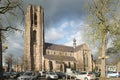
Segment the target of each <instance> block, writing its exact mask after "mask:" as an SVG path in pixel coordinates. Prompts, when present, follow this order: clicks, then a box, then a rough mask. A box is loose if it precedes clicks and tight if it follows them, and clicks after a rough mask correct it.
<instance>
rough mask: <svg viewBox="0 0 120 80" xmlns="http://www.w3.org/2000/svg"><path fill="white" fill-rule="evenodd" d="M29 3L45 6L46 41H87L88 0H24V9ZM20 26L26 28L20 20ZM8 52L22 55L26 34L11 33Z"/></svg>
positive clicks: (59, 42)
mask: <svg viewBox="0 0 120 80" xmlns="http://www.w3.org/2000/svg"><path fill="white" fill-rule="evenodd" d="M28 4H33V5H41V6H42V7H43V8H44V20H45V22H44V24H45V41H46V42H50V43H55V44H62V45H67V46H72V45H73V39H74V38H76V40H77V41H76V42H77V45H80V44H82V43H85V41H84V39H83V36H82V32H83V27H84V26H87V23H86V22H85V20H86V17H87V10H86V0H24V9H25V13H26V9H27V6H28ZM17 23H18V26H19V27H20V28H21V29H23V30H24V27H25V26H23V25H22V24H20V23H19V22H17ZM6 45H8V49H7V50H6V53H5V54H4V55H6V54H9V53H12V54H14V55H15V56H21V55H22V54H23V53H24V34H23V33H19V32H16V33H15V34H11V35H9V37H8V38H7V42H6Z"/></svg>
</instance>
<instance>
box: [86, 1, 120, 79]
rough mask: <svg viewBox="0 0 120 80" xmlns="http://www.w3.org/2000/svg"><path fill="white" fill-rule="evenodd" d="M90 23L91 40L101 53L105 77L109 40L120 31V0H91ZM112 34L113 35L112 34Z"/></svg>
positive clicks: (89, 2)
mask: <svg viewBox="0 0 120 80" xmlns="http://www.w3.org/2000/svg"><path fill="white" fill-rule="evenodd" d="M88 5H89V14H90V17H89V20H90V21H89V23H90V26H89V27H87V31H88V34H90V35H89V36H90V37H89V38H91V39H89V40H92V42H94V43H95V44H96V45H95V46H97V47H98V48H99V51H100V54H101V64H102V67H101V77H105V67H106V66H105V64H106V63H105V62H106V59H105V58H106V49H107V43H108V40H110V39H111V40H112V38H113V37H114V36H113V35H118V34H119V33H120V32H119V31H118V30H119V29H120V26H119V20H120V18H118V17H120V16H116V13H117V10H118V9H119V0H89V1H88ZM111 35H112V36H111ZM87 37H88V36H87Z"/></svg>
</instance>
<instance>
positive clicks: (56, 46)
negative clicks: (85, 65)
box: [45, 43, 74, 52]
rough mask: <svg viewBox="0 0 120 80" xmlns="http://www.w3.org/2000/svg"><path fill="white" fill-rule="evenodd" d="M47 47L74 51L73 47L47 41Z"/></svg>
mask: <svg viewBox="0 0 120 80" xmlns="http://www.w3.org/2000/svg"><path fill="white" fill-rule="evenodd" d="M45 49H51V50H57V51H64V52H73V51H74V49H73V47H69V46H64V45H58V44H52V43H45Z"/></svg>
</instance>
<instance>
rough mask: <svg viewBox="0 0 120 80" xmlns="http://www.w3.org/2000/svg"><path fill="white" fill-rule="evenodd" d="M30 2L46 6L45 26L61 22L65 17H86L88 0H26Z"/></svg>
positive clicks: (26, 2) (26, 3)
mask: <svg viewBox="0 0 120 80" xmlns="http://www.w3.org/2000/svg"><path fill="white" fill-rule="evenodd" d="M24 1H25V5H26V7H27V5H28V4H33V5H41V6H42V7H43V8H44V16H45V17H44V18H45V27H50V25H53V24H55V23H59V22H60V21H62V20H63V19H68V20H70V19H84V17H85V15H86V10H85V5H86V3H85V2H86V0H24Z"/></svg>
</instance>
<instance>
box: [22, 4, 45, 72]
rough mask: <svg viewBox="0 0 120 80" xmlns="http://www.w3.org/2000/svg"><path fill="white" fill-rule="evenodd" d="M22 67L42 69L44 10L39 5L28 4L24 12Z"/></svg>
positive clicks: (35, 69)
mask: <svg viewBox="0 0 120 80" xmlns="http://www.w3.org/2000/svg"><path fill="white" fill-rule="evenodd" d="M25 17H26V20H25V21H26V26H25V42H24V44H25V48H24V69H25V70H34V71H40V70H43V52H44V11H43V8H42V7H41V6H33V5H29V6H28V8H27V12H26V16H25Z"/></svg>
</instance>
